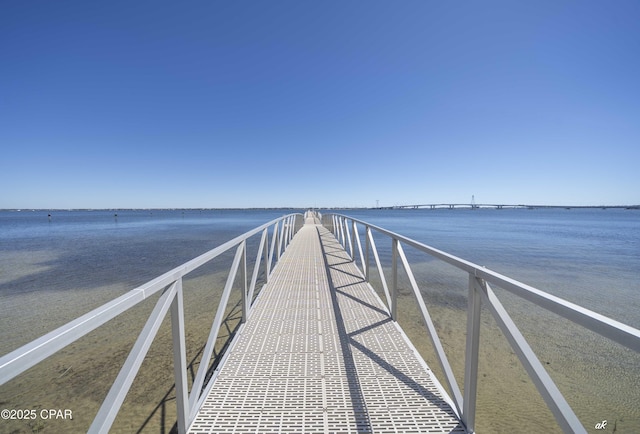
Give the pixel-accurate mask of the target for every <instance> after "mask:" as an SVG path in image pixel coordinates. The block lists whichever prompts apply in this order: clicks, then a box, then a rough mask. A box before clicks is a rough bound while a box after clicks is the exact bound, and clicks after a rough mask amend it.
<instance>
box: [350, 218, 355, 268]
mask: <svg viewBox="0 0 640 434" xmlns="http://www.w3.org/2000/svg"><path fill="white" fill-rule="evenodd" d="M349 240H350V241H351V259H352V260H353V263H354V264H355V263H356V222H354V221H353V220H351V236H350V237H349Z"/></svg>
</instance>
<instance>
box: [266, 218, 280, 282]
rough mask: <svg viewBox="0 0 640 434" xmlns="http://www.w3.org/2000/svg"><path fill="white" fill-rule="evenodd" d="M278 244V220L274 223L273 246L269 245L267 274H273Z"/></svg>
mask: <svg viewBox="0 0 640 434" xmlns="http://www.w3.org/2000/svg"><path fill="white" fill-rule="evenodd" d="M277 244H278V222H276V223H275V224H274V225H273V235H272V236H271V246H270V247H269V262H268V263H267V276H269V275H270V274H271V266H272V265H273V254H274V252H275V248H276V245H277Z"/></svg>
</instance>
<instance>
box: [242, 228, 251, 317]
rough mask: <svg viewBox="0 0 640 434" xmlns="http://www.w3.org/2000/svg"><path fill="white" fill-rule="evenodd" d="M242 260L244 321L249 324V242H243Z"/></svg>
mask: <svg viewBox="0 0 640 434" xmlns="http://www.w3.org/2000/svg"><path fill="white" fill-rule="evenodd" d="M241 244H242V260H241V262H240V289H242V319H241V320H240V322H241V323H243V324H244V323H245V322H247V318H248V317H249V294H247V290H248V287H247V240H244V241H242V243H241Z"/></svg>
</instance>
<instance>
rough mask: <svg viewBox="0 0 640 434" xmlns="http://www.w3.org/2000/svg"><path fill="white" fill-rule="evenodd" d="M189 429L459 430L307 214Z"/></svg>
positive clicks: (353, 271) (330, 239) (350, 268)
mask: <svg viewBox="0 0 640 434" xmlns="http://www.w3.org/2000/svg"><path fill="white" fill-rule="evenodd" d="M189 432H191V433H226V432H261V433H265V432H278V433H280V432H296V433H299V432H312V433H336V432H341V433H356V432H357V433H368V432H374V433H395V432H402V433H410V432H420V433H457V432H459V433H463V432H465V429H464V426H463V425H462V423H461V422H460V420H459V419H458V417H457V416H456V414H455V412H454V411H453V410H452V407H451V405H450V404H449V400H448V398H446V394H445V393H444V391H443V389H442V387H441V385H440V384H439V383H438V382H437V380H436V379H435V377H434V376H433V374H432V373H431V371H430V370H429V368H428V367H427V366H426V364H425V363H424V361H423V360H422V359H421V358H420V356H419V355H418V353H417V352H416V351H415V349H414V348H413V346H412V345H411V344H410V343H409V341H408V339H407V338H406V336H405V335H404V333H403V332H402V331H401V329H400V328H399V326H398V325H397V324H396V323H395V322H393V321H391V319H390V317H389V314H388V311H387V309H386V307H384V305H383V304H382V302H381V301H380V299H379V298H378V296H377V295H376V294H375V293H374V291H373V290H372V289H371V288H370V287H369V286H368V284H367V283H365V282H364V279H363V278H362V275H361V273H360V272H359V271H358V269H357V268H356V267H355V266H354V265H353V263H352V262H350V260H349V258H348V255H347V253H346V252H345V251H344V249H343V248H342V246H341V245H340V244H339V243H338V242H337V240H336V239H335V237H334V236H333V235H332V234H331V233H330V232H328V231H327V230H326V229H324V228H323V227H322V226H320V225H319V222H318V221H317V220H314V218H312V217H309V218H307V219H306V221H305V225H304V227H303V228H302V229H301V230H300V231H299V232H298V234H297V235H296V236H295V237H294V239H293V241H292V242H291V245H290V246H289V247H288V248H287V250H286V252H285V253H284V255H283V257H282V258H281V259H280V262H279V263H278V265H277V267H276V269H275V270H274V272H273V275H272V276H271V278H270V280H269V283H268V284H267V285H266V286H265V287H264V288H263V290H262V292H261V294H260V295H259V297H258V299H257V300H256V302H255V305H254V310H253V312H252V314H251V316H250V317H249V319H248V320H247V322H246V324H245V325H244V326H243V328H242V329H241V331H240V332H239V336H238V338H237V339H236V341H235V343H234V345H233V346H232V348H230V351H229V353H228V355H227V358H226V361H225V362H224V363H223V364H222V367H221V368H220V370H219V371H218V372H217V377H216V378H215V381H214V383H213V387H212V389H211V390H210V391H209V393H208V395H207V397H206V400H205V401H204V404H203V405H202V407H201V408H200V410H199V413H198V415H197V417H196V419H195V420H194V422H193V423H192V424H191V426H190V428H189Z"/></svg>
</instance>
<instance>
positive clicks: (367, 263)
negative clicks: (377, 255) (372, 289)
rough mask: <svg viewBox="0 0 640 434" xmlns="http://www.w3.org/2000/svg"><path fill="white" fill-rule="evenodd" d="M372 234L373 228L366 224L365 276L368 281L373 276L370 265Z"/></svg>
mask: <svg viewBox="0 0 640 434" xmlns="http://www.w3.org/2000/svg"><path fill="white" fill-rule="evenodd" d="M370 236H371V229H369V226H365V231H364V238H365V246H366V250H367V251H366V265H365V271H364V278H365V280H366V281H367V282H369V281H370V277H371V270H370V266H369V250H370V249H371V246H370V244H371V242H370V241H369V237H370Z"/></svg>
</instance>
